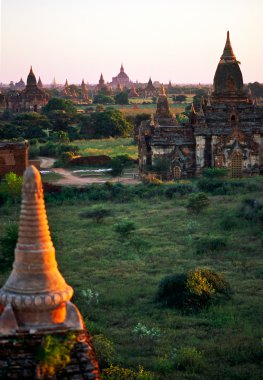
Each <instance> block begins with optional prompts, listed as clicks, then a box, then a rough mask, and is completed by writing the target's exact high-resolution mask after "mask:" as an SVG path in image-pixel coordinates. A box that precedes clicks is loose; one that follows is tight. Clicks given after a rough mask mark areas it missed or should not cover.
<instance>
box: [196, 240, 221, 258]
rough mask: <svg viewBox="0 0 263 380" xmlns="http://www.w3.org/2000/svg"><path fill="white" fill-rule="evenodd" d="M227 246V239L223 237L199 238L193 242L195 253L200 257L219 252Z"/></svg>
mask: <svg viewBox="0 0 263 380" xmlns="http://www.w3.org/2000/svg"><path fill="white" fill-rule="evenodd" d="M226 246H227V238H226V237H225V236H224V237H223V236H213V235H208V236H205V237H201V238H199V239H198V240H197V241H196V242H195V247H196V253H197V254H198V255H202V254H205V253H212V252H216V251H219V250H221V249H223V248H225V247H226Z"/></svg>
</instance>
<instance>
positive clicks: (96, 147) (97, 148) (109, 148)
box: [72, 138, 138, 158]
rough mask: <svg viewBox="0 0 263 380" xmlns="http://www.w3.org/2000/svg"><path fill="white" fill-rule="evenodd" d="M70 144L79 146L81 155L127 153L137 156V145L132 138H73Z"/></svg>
mask: <svg viewBox="0 0 263 380" xmlns="http://www.w3.org/2000/svg"><path fill="white" fill-rule="evenodd" d="M72 144H73V145H77V146H78V147H79V148H80V154H81V155H83V156H97V155H101V154H105V155H107V156H110V157H114V156H117V155H118V154H128V155H129V156H130V157H132V158H137V157H138V147H137V145H136V144H134V142H133V139H132V138H118V139H116V138H108V139H94V140H75V141H74V142H73V143H72Z"/></svg>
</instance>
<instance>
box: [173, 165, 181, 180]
mask: <svg viewBox="0 0 263 380" xmlns="http://www.w3.org/2000/svg"><path fill="white" fill-rule="evenodd" d="M173 172H174V173H173V174H174V178H175V179H179V178H181V169H180V167H179V166H175V167H174V170H173Z"/></svg>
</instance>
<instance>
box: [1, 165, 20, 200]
mask: <svg viewBox="0 0 263 380" xmlns="http://www.w3.org/2000/svg"><path fill="white" fill-rule="evenodd" d="M22 183H23V177H20V176H18V175H17V174H15V173H13V172H10V173H7V174H6V175H5V176H4V180H3V182H1V184H0V195H1V196H2V197H3V198H4V199H11V200H12V201H13V202H15V203H16V202H17V201H18V200H19V199H20V197H21V190H22Z"/></svg>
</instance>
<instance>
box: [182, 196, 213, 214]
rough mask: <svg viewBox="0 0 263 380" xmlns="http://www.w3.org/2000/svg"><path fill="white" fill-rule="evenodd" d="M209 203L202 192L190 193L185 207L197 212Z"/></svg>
mask: <svg viewBox="0 0 263 380" xmlns="http://www.w3.org/2000/svg"><path fill="white" fill-rule="evenodd" d="M208 205H209V199H208V197H207V196H206V195H205V194H204V193H196V194H191V195H190V196H189V199H188V204H187V206H186V207H187V209H188V210H189V211H191V212H193V213H195V214H199V213H200V212H201V211H202V210H204V209H205V208H206V207H207V206H208Z"/></svg>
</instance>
